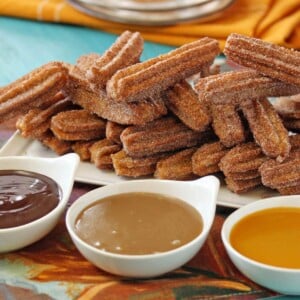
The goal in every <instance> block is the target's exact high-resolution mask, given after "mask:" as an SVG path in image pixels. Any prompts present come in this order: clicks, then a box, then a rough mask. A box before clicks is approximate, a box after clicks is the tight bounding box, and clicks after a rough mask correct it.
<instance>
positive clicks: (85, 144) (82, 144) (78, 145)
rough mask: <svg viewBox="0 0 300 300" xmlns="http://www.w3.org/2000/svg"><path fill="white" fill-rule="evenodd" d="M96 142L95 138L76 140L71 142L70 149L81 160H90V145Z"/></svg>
mask: <svg viewBox="0 0 300 300" xmlns="http://www.w3.org/2000/svg"><path fill="white" fill-rule="evenodd" d="M95 142H97V140H88V141H77V142H74V143H72V146H71V148H72V150H73V151H74V152H75V153H76V154H78V155H79V157H80V160H81V161H90V159H91V153H90V149H89V148H90V147H91V146H92V145H93V144H94V143H95Z"/></svg>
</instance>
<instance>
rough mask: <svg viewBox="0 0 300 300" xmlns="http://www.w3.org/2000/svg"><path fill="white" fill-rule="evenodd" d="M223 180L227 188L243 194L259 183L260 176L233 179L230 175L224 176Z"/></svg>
mask: <svg viewBox="0 0 300 300" xmlns="http://www.w3.org/2000/svg"><path fill="white" fill-rule="evenodd" d="M225 182H226V186H227V188H228V189H229V190H230V191H232V192H234V193H236V194H244V193H246V192H249V191H251V190H253V189H254V188H256V187H258V186H260V185H261V178H260V177H256V178H251V179H240V180H239V179H238V180H236V179H233V178H231V177H225Z"/></svg>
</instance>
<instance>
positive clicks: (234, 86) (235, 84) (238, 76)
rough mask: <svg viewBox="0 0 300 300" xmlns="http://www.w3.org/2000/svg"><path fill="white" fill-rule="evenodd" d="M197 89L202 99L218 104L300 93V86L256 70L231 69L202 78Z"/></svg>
mask: <svg viewBox="0 0 300 300" xmlns="http://www.w3.org/2000/svg"><path fill="white" fill-rule="evenodd" d="M195 89H196V90H197V91H198V93H199V98H200V99H201V100H202V101H203V100H204V101H206V102H207V103H211V102H213V103H216V104H225V103H231V104H239V103H241V102H243V101H245V100H248V99H252V98H262V97H280V96H290V95H294V94H297V93H300V90H299V89H300V87H297V86H294V85H291V84H287V83H284V82H281V81H278V80H274V79H271V78H269V77H266V76H263V75H261V74H259V73H258V72H256V71H254V70H238V71H230V72H226V73H221V74H217V75H212V76H209V77H205V78H201V79H200V80H199V81H198V82H197V84H196V85H195Z"/></svg>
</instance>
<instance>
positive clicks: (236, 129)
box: [209, 103, 247, 147]
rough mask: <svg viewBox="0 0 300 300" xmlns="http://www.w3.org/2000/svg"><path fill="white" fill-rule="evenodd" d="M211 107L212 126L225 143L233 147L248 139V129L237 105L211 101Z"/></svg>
mask: <svg viewBox="0 0 300 300" xmlns="http://www.w3.org/2000/svg"><path fill="white" fill-rule="evenodd" d="M209 108H210V111H211V115H212V127H213V129H214V132H215V134H216V135H217V136H218V137H219V139H220V141H221V143H222V144H223V145H225V146H226V147H233V146H235V145H237V144H240V143H242V142H244V141H245V140H246V138H247V131H246V130H245V128H244V125H243V122H242V119H241V117H240V115H239V113H238V111H237V108H236V106H235V105H233V104H231V103H229V104H227V103H226V104H215V103H211V104H210V105H209Z"/></svg>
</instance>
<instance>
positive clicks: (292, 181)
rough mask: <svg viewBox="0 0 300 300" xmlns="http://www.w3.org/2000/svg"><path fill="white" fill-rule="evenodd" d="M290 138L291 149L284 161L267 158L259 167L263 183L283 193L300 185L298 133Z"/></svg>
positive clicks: (294, 189) (299, 136) (299, 137)
mask: <svg viewBox="0 0 300 300" xmlns="http://www.w3.org/2000/svg"><path fill="white" fill-rule="evenodd" d="M290 140H291V145H292V149H291V153H290V155H289V157H288V158H287V159H286V160H285V161H283V162H278V161H276V160H275V159H269V160H267V161H266V162H265V163H263V164H262V165H261V166H260V168H259V172H260V174H261V178H262V182H263V184H264V185H265V186H268V187H270V188H273V189H277V190H278V191H279V192H280V193H283V194H289V193H290V192H292V191H297V190H298V188H297V187H299V186H300V135H299V134H297V135H293V136H291V137H290Z"/></svg>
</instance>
